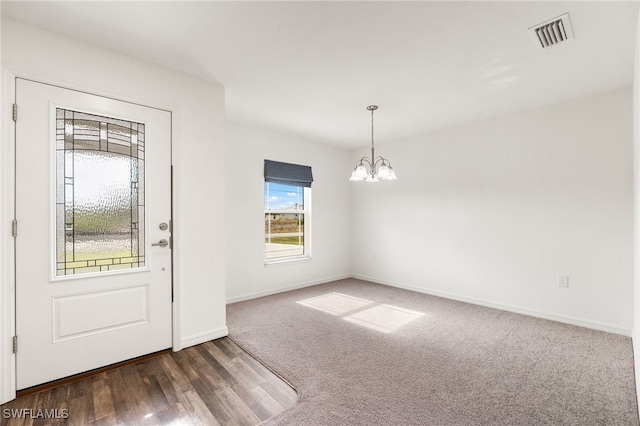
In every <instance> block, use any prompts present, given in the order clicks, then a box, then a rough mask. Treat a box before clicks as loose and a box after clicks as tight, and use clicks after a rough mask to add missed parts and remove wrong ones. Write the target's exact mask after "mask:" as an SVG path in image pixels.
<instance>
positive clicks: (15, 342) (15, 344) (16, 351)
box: [13, 336, 18, 354]
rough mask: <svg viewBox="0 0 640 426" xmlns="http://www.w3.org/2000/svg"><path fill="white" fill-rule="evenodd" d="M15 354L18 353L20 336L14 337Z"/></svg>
mask: <svg viewBox="0 0 640 426" xmlns="http://www.w3.org/2000/svg"><path fill="white" fill-rule="evenodd" d="M13 353H14V354H17V353H18V336H13Z"/></svg>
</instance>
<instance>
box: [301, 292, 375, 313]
mask: <svg viewBox="0 0 640 426" xmlns="http://www.w3.org/2000/svg"><path fill="white" fill-rule="evenodd" d="M296 303H299V304H301V305H304V306H307V307H309V308H313V309H317V310H319V311H322V312H326V313H328V314H331V315H344V314H346V313H347V312H351V311H355V310H357V309H361V308H363V307H365V306H368V305H371V304H373V303H374V302H372V301H370V300H365V299H360V298H358V297H353V296H348V295H346V294H341V293H328V294H325V295H323V296H318V297H312V298H310V299H305V300H300V301H298V302H296Z"/></svg>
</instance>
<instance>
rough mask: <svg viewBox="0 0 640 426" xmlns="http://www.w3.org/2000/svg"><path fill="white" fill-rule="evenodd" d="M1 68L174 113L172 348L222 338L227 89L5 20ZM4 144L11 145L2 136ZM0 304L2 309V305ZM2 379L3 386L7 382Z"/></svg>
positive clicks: (5, 197) (7, 89)
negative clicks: (173, 310)
mask: <svg viewBox="0 0 640 426" xmlns="http://www.w3.org/2000/svg"><path fill="white" fill-rule="evenodd" d="M2 65H3V67H6V68H7V69H8V71H9V72H11V73H13V74H14V75H16V76H19V77H28V78H31V79H34V80H39V81H42V82H46V83H53V84H57V85H61V86H63V87H69V88H73V89H79V90H84V91H87V92H91V93H95V94H99V95H106V96H110V97H114V98H118V99H122V100H127V101H133V102H137V103H140V104H143V105H148V106H153V107H157V108H162V109H167V110H171V111H172V114H173V115H172V116H173V122H172V126H173V127H172V143H173V165H174V236H175V240H174V243H175V244H174V266H175V269H174V285H175V290H176V294H175V299H174V300H175V302H176V303H175V305H176V308H177V309H176V312H177V316H176V317H175V319H174V323H175V324H176V327H175V329H174V348H175V349H179V348H181V347H185V346H188V345H192V344H196V343H200V342H203V341H206V340H210V339H212V338H216V337H221V336H223V335H226V334H227V329H226V319H225V285H224V282H225V278H224V270H225V249H224V245H223V244H212V242H215V241H224V223H225V216H224V214H225V209H224V208H222V207H221V203H224V200H225V184H224V176H225V164H224V161H221V160H220V159H224V140H223V138H224V88H223V87H222V86H220V85H218V84H215V83H212V82H206V81H203V80H199V79H195V78H192V77H189V76H187V75H184V74H181V73H177V72H173V71H170V70H167V69H165V68H162V67H159V66H155V65H153V64H149V63H146V62H142V61H140V60H137V59H134V58H131V57H129V56H125V55H121V54H118V53H115V52H113V51H110V50H106V49H103V48H100V47H97V46H93V45H89V44H86V43H83V42H80V41H77V40H74V39H71V38H68V37H64V36H59V35H57V34H54V33H50V32H47V31H44V30H41V29H37V28H35V27H32V26H27V25H24V24H21V23H19V22H17V21H14V20H11V19H9V18H6V17H3V18H2ZM2 91H3V103H6V102H7V99H6V97H7V95H8V93H11V92H13V87H11V80H9V82H8V83H6V82H5V83H4V84H3V87H2ZM9 105H10V104H9ZM5 108H8V105H4V104H3V110H5V111H6V110H7V109H5ZM3 126H5V128H6V127H7V126H11V121H10V119H7V117H3ZM2 144H3V148H6V147H8V146H10V145H12V140H11V139H10V138H7V137H6V132H3V139H2ZM4 152H6V149H3V153H4ZM5 164H7V162H6V158H3V166H4V165H5ZM212 164H216V167H212ZM5 176H6V173H4V172H3V178H4V177H5ZM11 179H12V178H11ZM5 188H7V185H6V182H4V181H3V193H2V202H3V206H4V205H5V204H6V203H11V202H12V200H13V193H12V192H11V191H5V190H4V189H5ZM3 211H4V209H3ZM5 220H6V218H5ZM4 225H5V224H4V223H3V229H4ZM3 235H5V234H4V232H3ZM2 247H3V250H4V249H5V248H6V247H5V245H3V246H2ZM2 259H3V264H2V268H3V270H6V269H5V268H13V265H12V264H8V263H7V262H6V259H7V255H5V253H3V256H2ZM2 279H3V282H2V283H1V285H2V288H3V289H6V288H8V287H9V286H11V285H12V283H11V282H7V278H6V274H4V273H3V274H2ZM0 302H3V307H4V306H6V303H5V302H6V300H5V301H0ZM2 355H3V356H4V355H5V354H2ZM0 380H1V381H2V383H6V378H4V377H3V378H0Z"/></svg>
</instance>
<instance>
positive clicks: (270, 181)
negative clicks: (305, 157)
mask: <svg viewBox="0 0 640 426" xmlns="http://www.w3.org/2000/svg"><path fill="white" fill-rule="evenodd" d="M264 168H265V177H264V235H265V236H264V241H265V256H264V258H265V262H266V263H272V262H279V261H284V260H296V259H307V258H310V257H311V232H310V229H311V182H312V181H313V178H312V175H311V167H308V166H299V165H297V164H289V163H280V162H276V161H270V160H265V166H264Z"/></svg>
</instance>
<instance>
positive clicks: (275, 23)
mask: <svg viewBox="0 0 640 426" xmlns="http://www.w3.org/2000/svg"><path fill="white" fill-rule="evenodd" d="M565 12H568V13H569V16H570V20H571V25H572V27H573V32H574V34H575V39H574V40H570V41H568V42H566V43H563V44H561V45H558V46H556V47H553V48H551V49H546V50H542V49H538V48H536V47H535V46H534V44H533V42H532V40H531V38H530V36H529V34H528V32H527V29H528V28H529V27H531V26H534V25H536V24H538V23H541V22H543V21H546V20H548V19H551V18H554V17H556V16H558V15H561V14H563V13H565ZM2 14H3V15H6V16H9V17H12V18H15V19H17V20H20V21H23V22H27V23H31V24H34V25H37V26H40V27H43V28H46V29H49V30H52V31H55V32H58V33H62V34H66V35H69V36H71V37H74V38H77V39H81V40H85V41H87V42H90V43H94V44H97V45H100V46H105V47H108V48H110V49H113V50H116V51H119V52H122V53H125V54H128V55H131V56H135V57H138V58H142V59H144V60H147V61H151V62H153V63H156V64H160V65H163V66H165V67H169V68H172V69H175V70H179V71H183V72H185V73H188V74H191V75H193V76H197V77H200V78H203V79H207V80H211V81H216V82H219V83H221V84H222V85H224V86H225V88H226V115H227V119H228V120H230V121H232V122H237V123H241V124H245V125H251V126H257V127H267V128H272V129H277V130H280V131H286V132H293V133H295V134H299V135H303V136H305V137H309V138H312V139H315V140H319V141H323V142H327V143H330V144H333V145H337V146H342V147H346V148H354V147H361V146H366V145H367V144H369V143H370V126H371V122H370V120H371V116H370V113H369V112H368V111H367V110H366V107H367V106H368V105H370V104H377V105H379V106H380V109H379V110H378V111H376V113H375V133H376V143H384V142H385V141H386V142H388V141H392V140H397V139H399V138H403V137H406V136H410V135H414V134H419V133H423V132H429V131H433V130H436V129H441V128H445V127H450V126H456V125H459V124H463V123H466V122H470V121H477V120H481V119H484V118H488V117H492V116H498V115H503V114H508V113H511V112H515V111H520V110H524V109H528V108H533V107H538V106H543V105H547V104H552V103H557V102H562V101H565V100H568V99H571V98H575V97H580V96H586V95H589V94H592V93H597V92H602V91H606V90H611V89H615V88H619V87H623V86H627V85H630V84H631V83H632V80H633V61H634V48H635V44H634V43H635V36H636V25H637V22H638V3H637V2H608V1H605V2H590V1H589V2H550V1H540V2H494V1H487V2H484V1H472V2H419V1H413V2H393V1H389V2H363V1H360V2H347V1H335V2H331V1H319V2H306V1H293V2H269V1H259V2H245V1H236V2H233V1H231V2H213V1H201V2H186V1H162V2H153V1H141V2H126V1H125V2H96V1H85V2H75V1H72V2H57V1H45V2H31V1H28V2H24V1H19V2H9V1H2Z"/></svg>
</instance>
